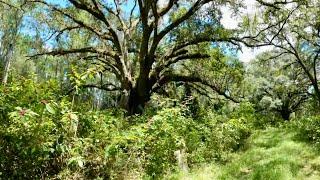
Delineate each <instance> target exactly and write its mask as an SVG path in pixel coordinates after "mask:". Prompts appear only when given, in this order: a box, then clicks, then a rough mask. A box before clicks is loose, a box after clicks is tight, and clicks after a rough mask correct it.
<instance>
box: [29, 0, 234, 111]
mask: <svg viewBox="0 0 320 180" xmlns="http://www.w3.org/2000/svg"><path fill="white" fill-rule="evenodd" d="M31 2H33V3H37V4H40V5H42V6H43V7H45V8H46V9H47V10H48V12H45V15H46V16H47V17H49V19H50V18H53V17H54V18H53V19H58V20H59V21H57V22H58V23H56V24H58V26H57V27H58V28H59V29H58V28H57V27H56V33H55V35H57V36H60V39H61V36H63V35H65V36H63V37H64V38H67V37H66V36H67V35H68V34H70V33H75V32H76V33H79V34H81V33H82V34H84V33H87V34H88V33H89V34H90V35H91V38H90V42H83V45H82V46H77V47H72V46H70V47H67V48H56V49H53V50H51V51H46V52H40V53H38V54H36V55H34V56H39V55H53V56H63V55H78V57H79V59H82V60H88V59H90V60H92V61H93V62H94V63H95V64H98V65H99V66H100V67H103V68H102V70H101V72H108V73H112V74H113V76H114V77H115V79H116V82H115V81H113V82H104V83H103V84H102V83H100V84H90V85H83V87H96V88H100V89H104V90H107V91H121V92H122V98H121V99H122V100H121V102H123V103H122V104H123V107H124V108H126V109H127V110H128V111H129V113H131V114H132V113H137V112H141V110H142V109H143V108H144V106H145V103H146V102H148V101H149V99H150V96H151V95H152V93H154V92H159V91H161V89H163V87H164V86H165V85H166V84H168V83H170V82H173V81H182V82H189V83H198V84H199V83H200V84H204V85H206V86H208V87H211V88H212V89H213V90H215V91H216V92H218V93H219V94H220V95H223V96H225V97H227V98H230V99H232V98H231V97H230V93H226V92H224V91H221V90H219V89H218V88H217V87H216V86H215V85H214V84H210V83H208V82H206V81H204V80H203V79H202V78H201V77H199V76H196V75H194V73H192V72H186V71H179V68H181V67H182V66H179V67H178V66H177V64H179V63H181V62H185V61H197V60H201V59H210V58H209V57H210V54H209V51H208V50H206V49H207V48H204V47H209V49H210V47H213V46H217V45H218V43H221V42H222V43H225V42H228V41H229V42H231V40H230V39H228V38H227V35H228V33H226V32H225V31H224V29H223V26H222V25H221V24H220V19H221V12H220V7H221V6H223V5H226V4H227V3H228V4H229V5H235V2H232V1H213V0H190V1H184V0H167V1H161V0H128V1H123V0H122V1H121V0H114V1H111V2H110V1H103V0H90V1H89V0H78V1H77V0H69V1H66V2H65V3H64V5H63V6H62V5H54V4H50V3H48V2H46V1H38V0H36V1H31ZM34 56H33V57H34ZM233 100H234V99H233Z"/></svg>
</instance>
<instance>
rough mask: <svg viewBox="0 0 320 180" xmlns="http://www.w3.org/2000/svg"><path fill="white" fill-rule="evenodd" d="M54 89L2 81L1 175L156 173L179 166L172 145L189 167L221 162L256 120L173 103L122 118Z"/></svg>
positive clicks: (139, 175) (158, 175) (246, 115)
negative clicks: (195, 112) (195, 115)
mask: <svg viewBox="0 0 320 180" xmlns="http://www.w3.org/2000/svg"><path fill="white" fill-rule="evenodd" d="M58 89H59V88H58V86H57V85H56V83H55V82H49V83H47V84H45V85H44V84H41V83H35V82H34V81H32V80H28V79H22V80H21V81H17V82H16V83H13V84H9V85H8V86H6V87H0V91H1V93H0V100H1V101H0V105H1V106H0V107H1V116H2V117H3V118H2V119H1V120H0V121H1V124H0V137H1V138H0V145H1V146H0V178H3V179H10V178H11V179H17V178H18V179H19V178H27V179H30V178H31V179H44V178H57V179H71V178H77V179H94V178H102V179H127V178H131V179H137V178H142V177H145V178H161V177H163V175H165V174H166V173H167V172H169V171H174V170H176V169H178V167H177V159H176V156H175V152H176V151H177V150H184V151H185V152H186V158H187V162H188V165H189V166H190V167H192V166H193V165H196V164H198V163H202V162H210V161H212V160H223V157H224V154H227V153H229V152H232V151H235V150H237V149H238V148H239V147H241V145H242V144H243V143H244V141H245V139H246V138H247V137H248V136H249V135H250V130H251V126H250V122H251V121H252V118H254V116H252V115H251V114H250V113H251V111H249V110H250V108H248V107H247V106H243V107H242V106H240V107H241V108H239V109H237V110H236V111H234V113H232V114H229V115H221V114H220V115H218V114H216V113H214V112H210V111H209V112H207V113H206V114H204V115H202V117H200V118H199V119H192V118H191V117H190V116H188V115H186V114H185V113H186V112H187V111H186V110H185V109H184V108H183V107H170V106H167V107H162V108H159V109H157V110H153V112H151V111H149V113H147V114H145V115H140V116H133V117H125V116H124V113H121V111H113V110H104V111H89V110H88V109H85V108H84V107H81V105H80V106H79V105H77V107H74V105H73V104H72V103H71V102H70V100H69V99H68V98H67V97H58V96H56V93H58ZM75 108H76V109H75ZM248 109H249V110H248ZM76 110H77V111H78V112H75V111H76Z"/></svg>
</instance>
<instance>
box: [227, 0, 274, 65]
mask: <svg viewBox="0 0 320 180" xmlns="http://www.w3.org/2000/svg"><path fill="white" fill-rule="evenodd" d="M243 3H244V8H243V9H241V10H240V12H241V14H242V15H254V14H255V13H256V12H257V8H256V1H255V0H244V1H243ZM221 10H222V19H221V23H222V25H223V26H224V27H225V28H227V29H236V28H238V25H239V23H240V21H241V17H239V16H235V15H233V14H232V9H230V7H226V6H225V7H222V9H221ZM270 49H271V47H270V46H266V47H262V48H255V49H253V48H248V47H245V46H242V52H239V53H238V56H239V59H240V61H242V62H249V61H251V60H253V59H254V58H255V57H256V55H258V54H260V53H262V52H264V51H268V50H270Z"/></svg>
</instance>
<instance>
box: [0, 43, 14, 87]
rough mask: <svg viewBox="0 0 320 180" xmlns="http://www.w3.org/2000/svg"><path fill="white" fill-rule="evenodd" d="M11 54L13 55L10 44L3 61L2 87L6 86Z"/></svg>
mask: <svg viewBox="0 0 320 180" xmlns="http://www.w3.org/2000/svg"><path fill="white" fill-rule="evenodd" d="M12 54H13V47H12V44H10V45H9V49H8V53H7V55H6V57H5V60H4V61H5V66H4V70H3V75H2V84H3V85H5V84H7V82H8V76H9V71H10V66H11V59H12Z"/></svg>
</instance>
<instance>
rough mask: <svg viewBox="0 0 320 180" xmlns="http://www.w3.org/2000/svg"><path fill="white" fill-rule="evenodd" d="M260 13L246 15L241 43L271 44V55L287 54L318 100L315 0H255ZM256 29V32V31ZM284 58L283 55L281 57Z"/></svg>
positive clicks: (318, 35)
mask: <svg viewBox="0 0 320 180" xmlns="http://www.w3.org/2000/svg"><path fill="white" fill-rule="evenodd" d="M258 2H259V3H260V4H261V11H262V13H260V14H256V15H255V16H254V17H251V18H250V17H247V18H245V20H244V23H243V25H244V26H246V27H250V28H249V29H250V30H247V31H246V33H247V34H248V36H247V37H245V38H244V39H243V40H244V41H243V42H244V43H245V44H246V45H247V46H250V47H260V46H271V47H273V48H275V49H276V50H277V51H275V52H274V53H273V58H274V59H277V58H278V57H281V56H284V55H285V56H287V57H289V58H290V59H292V60H294V62H292V63H291V64H292V65H293V67H294V68H295V70H296V71H299V72H300V70H302V72H303V73H304V74H305V75H306V76H307V77H308V79H309V82H310V84H311V85H312V87H313V90H312V91H313V94H314V97H315V99H317V101H318V102H320V89H319V82H318V78H319V77H318V72H319V53H320V49H319V48H320V44H319V40H320V28H319V24H320V19H319V12H320V11H319V8H318V7H319V5H320V4H319V3H320V2H319V1H316V0H312V1H283V2H279V1H270V2H269V1H268V2H265V1H260V0H259V1H258ZM257 32H258V33H257ZM285 59H287V58H285Z"/></svg>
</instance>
